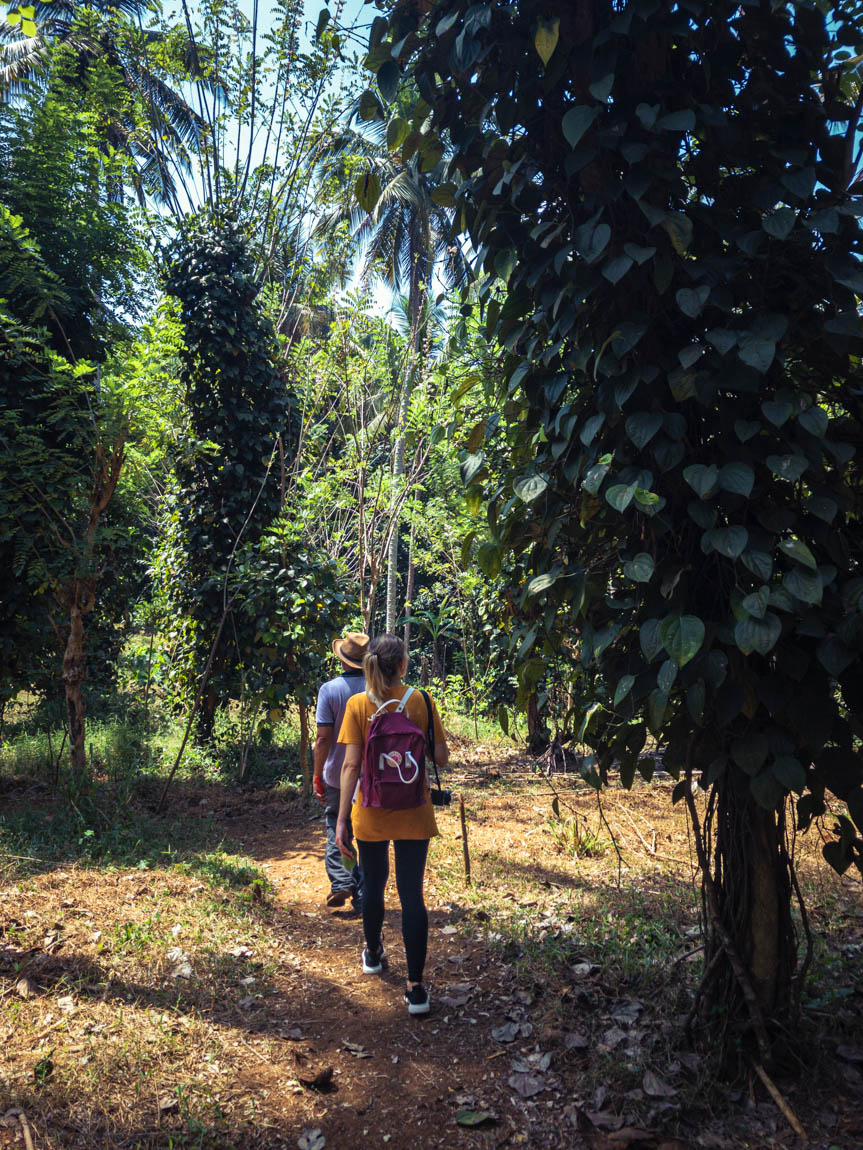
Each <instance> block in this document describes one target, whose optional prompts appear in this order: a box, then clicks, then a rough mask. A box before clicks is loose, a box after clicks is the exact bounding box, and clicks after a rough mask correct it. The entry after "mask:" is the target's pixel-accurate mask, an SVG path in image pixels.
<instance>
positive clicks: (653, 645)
mask: <svg viewBox="0 0 863 1150" xmlns="http://www.w3.org/2000/svg"><path fill="white" fill-rule="evenodd" d="M638 641H639V643H640V645H641V650H642V653H643V655H644V657H645V659H646V660H647V662H648V663H652V662H653V660H654V659H655V658H656V656H657V655H658V654H659V652H660V651H661V650H662V620H661V619H646V620H645V621H644V622H643V623H642V624H641V628H640V630H639V633H638Z"/></svg>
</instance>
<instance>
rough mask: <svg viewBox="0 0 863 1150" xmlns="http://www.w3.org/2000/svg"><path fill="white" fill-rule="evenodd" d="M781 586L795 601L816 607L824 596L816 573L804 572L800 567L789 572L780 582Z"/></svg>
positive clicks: (819, 578)
mask: <svg viewBox="0 0 863 1150" xmlns="http://www.w3.org/2000/svg"><path fill="white" fill-rule="evenodd" d="M782 585H783V587H784V588H785V589H786V591H788V592H790V593H791V594H792V595H793V596H794V597H795V598H796V599H800V600H802V601H803V602H804V603H813V604H815V605H816V606H817V605H818V604H819V603H820V602H821V599H822V597H823V594H824V585H823V583H822V580H821V576H820V575H819V574H818V572H817V571H806V570H804V569H803V568H802V567H795V568H794V570H793V571H789V572H788V574H787V575H786V576H785V578H784V579H783V580H782Z"/></svg>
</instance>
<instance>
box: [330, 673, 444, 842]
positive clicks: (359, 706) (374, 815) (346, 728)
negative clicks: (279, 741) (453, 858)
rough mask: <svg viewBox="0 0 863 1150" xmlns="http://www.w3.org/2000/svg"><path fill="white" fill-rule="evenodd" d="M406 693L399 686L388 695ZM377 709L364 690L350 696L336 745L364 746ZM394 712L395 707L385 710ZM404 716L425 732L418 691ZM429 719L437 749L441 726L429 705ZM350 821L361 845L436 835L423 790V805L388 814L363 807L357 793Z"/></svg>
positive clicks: (423, 704)
mask: <svg viewBox="0 0 863 1150" xmlns="http://www.w3.org/2000/svg"><path fill="white" fill-rule="evenodd" d="M406 690H407V687H406V686H404V685H403V686H401V687H399V688H397V689H396V690H394V691H392V692H391V693H390V698H392V699H401V698H402V697H403V695H404V693H405V691H406ZM377 709H378V704H377V703H375V702H374V701H373V700H372V699H370V698H369V696H368V694H367V693H366V692H365V691H362V692H361V693H360V694H358V695H352V696H351V698H350V699H348V705H347V708H346V710H345V717H344V719H343V721H342V729H341V731H339V740H338V741H339V742H340V743H345V744H347V745H348V746H360V747H364V746H365V743H366V736H367V735H368V733H369V723H370V722H371V721H372V716H373V715H374V713H375V711H376V710H377ZM389 709H390V710H393V711H394V710H395V707H391V708H389ZM404 714H405V715H407V717H408V718H409V719H410V721H411V722H412V723H416V725H417V726H418V727H419V729H420V730H421V731H423V732H425V731H427V730H428V710H427V709H426V702H425V699H424V698H423V697H422V695H421V693H420V692H419V691H414V693H413V694H412V695H411V697H410V698H409V699H408V701H407V703H406V704H405V709H404ZM432 716H433V719H434V737H435V744H436V745H437V746H443V744H444V743H445V742H446V735H445V734H444V729H443V723H441V721H440V716H439V715H438V713H437V707H436V706H435V705H434V702H432ZM433 769H434V768H433V767H432V765H431V761H430V757H429V756H427V757H426V773H427V774H428V771H430V770H433ZM351 822H352V823H353V828H354V834H355V835H356V837H357V838H358V839H360V840H361V841H362V842H368V843H379V842H387V841H390V840H392V839H430V838H433V837H434V836H435V835H436V834H438V833H439V832H438V829H437V822H436V821H435V817H434V807H433V806H432V802H431V797H430V795H429V792H428V786H427V787H426V795H425V802H424V803H423V804H422V805H421V806H418V807H408V808H407V809H406V810H403V811H388V810H385V809H384V808H383V807H364V806H363V803H362V795H361V794H360V792H359V790H358V791H357V794H356V797H355V798H354V805H353V808H352V809H351Z"/></svg>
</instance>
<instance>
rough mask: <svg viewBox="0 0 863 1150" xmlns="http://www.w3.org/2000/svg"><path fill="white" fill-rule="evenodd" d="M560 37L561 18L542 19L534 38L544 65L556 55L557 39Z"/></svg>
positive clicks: (534, 43)
mask: <svg viewBox="0 0 863 1150" xmlns="http://www.w3.org/2000/svg"><path fill="white" fill-rule="evenodd" d="M559 38H560V20H559V19H557V18H555V19H554V20H540V22H539V27H538V28H537V30H536V35H535V36H534V38H533V45H534V47H535V48H536V50H537V53H538V54H539V58H540V60H542V63H543V65H546V64H547V63H548V62H549V60H550V59H551V58H552V56H553V55H554V50H555V48H556V47H557V41H558V40H559Z"/></svg>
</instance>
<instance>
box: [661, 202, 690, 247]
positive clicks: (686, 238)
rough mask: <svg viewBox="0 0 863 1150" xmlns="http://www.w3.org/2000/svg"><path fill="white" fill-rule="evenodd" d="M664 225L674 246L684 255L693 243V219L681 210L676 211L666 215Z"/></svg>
mask: <svg viewBox="0 0 863 1150" xmlns="http://www.w3.org/2000/svg"><path fill="white" fill-rule="evenodd" d="M662 226H663V227H664V228H665V230H666V231H667V232H668V235H669V238H670V239H671V244H672V247H673V248H674V250H675V251H676V252H677V254H678V255H679V256H682V255H683V254H684V253H685V252H686V250H687V249H688V247H689V245H690V244H691V243H692V236H693V232H694V229H693V226H692V220H691V219H690V218H689V216H684V215H683V214H682V213H681V212H674V213H672V214H671V215H668V216H666V217H665V219H664V220H663V221H662Z"/></svg>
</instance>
